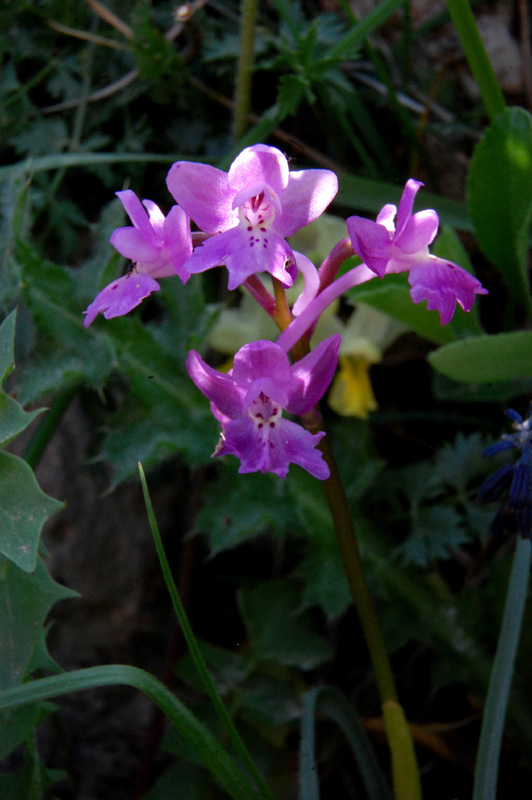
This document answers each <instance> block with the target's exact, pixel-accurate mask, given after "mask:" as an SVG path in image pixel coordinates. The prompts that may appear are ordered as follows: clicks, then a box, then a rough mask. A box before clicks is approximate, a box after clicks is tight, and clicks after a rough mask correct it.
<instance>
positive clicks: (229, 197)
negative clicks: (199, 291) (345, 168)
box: [167, 144, 338, 289]
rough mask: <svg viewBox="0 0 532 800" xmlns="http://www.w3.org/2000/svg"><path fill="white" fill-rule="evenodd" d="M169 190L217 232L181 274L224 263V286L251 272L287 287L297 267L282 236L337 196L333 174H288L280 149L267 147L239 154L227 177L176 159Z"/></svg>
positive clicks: (203, 226) (201, 225)
mask: <svg viewBox="0 0 532 800" xmlns="http://www.w3.org/2000/svg"><path fill="white" fill-rule="evenodd" d="M167 185H168V188H169V190H170V192H171V194H172V195H173V197H174V198H175V200H176V201H177V203H179V205H180V206H181V208H183V209H184V211H186V213H187V214H188V215H189V216H190V218H191V219H192V220H194V222H195V223H196V225H198V227H199V228H201V230H202V231H204V232H205V233H209V234H217V235H216V236H211V237H210V238H209V239H207V240H206V241H205V242H204V243H203V244H202V245H201V247H197V248H196V249H195V250H194V253H193V255H192V256H191V258H190V261H189V262H188V264H187V269H189V271H190V272H192V273H197V272H204V271H205V270H207V269H210V268H211V267H216V266H220V265H222V264H225V266H226V267H227V269H228V272H229V284H228V285H229V289H235V288H236V287H237V286H240V285H241V284H242V283H244V281H245V280H247V278H249V277H250V276H251V275H254V274H255V273H257V272H270V273H271V274H272V275H273V276H274V277H275V278H278V280H280V281H281V283H282V284H283V285H284V286H291V285H292V283H293V281H294V279H295V277H296V275H297V268H296V263H295V257H294V253H293V252H292V250H291V248H290V247H289V246H288V244H287V243H286V241H285V238H286V237H287V236H292V234H294V233H295V232H296V231H297V230H299V228H302V227H303V226H304V225H307V224H308V223H309V222H312V221H313V220H315V219H317V217H319V216H320V214H321V213H322V212H323V211H324V210H325V209H326V208H327V206H328V205H329V203H330V202H331V200H332V199H333V197H334V196H335V194H336V192H337V191H338V179H337V177H336V175H335V174H334V172H331V171H330V170H326V169H308V170H302V171H300V172H289V170H288V161H287V159H286V157H285V156H284V155H283V154H282V153H281V151H280V150H277V148H275V147H269V146H268V145H265V144H256V145H253V146H252V147H247V148H246V149H245V150H243V151H242V152H241V153H240V155H238V156H237V158H236V159H235V160H234V161H233V163H232V164H231V166H230V168H229V172H227V173H226V172H223V171H222V170H219V169H216V168H215V167H211V166H210V165H208V164H197V163H190V162H188V161H178V162H176V163H175V164H173V166H172V167H171V169H170V172H169V173H168V178H167Z"/></svg>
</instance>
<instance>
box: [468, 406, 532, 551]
mask: <svg viewBox="0 0 532 800" xmlns="http://www.w3.org/2000/svg"><path fill="white" fill-rule="evenodd" d="M506 414H507V416H508V417H510V419H511V420H512V422H513V428H514V431H515V433H505V434H503V436H502V438H501V440H500V441H498V442H495V443H494V444H492V445H489V447H486V448H485V449H484V452H483V455H484V456H485V457H487V458H489V457H491V456H494V455H496V454H497V453H501V452H503V451H505V450H511V449H517V450H520V451H521V455H520V457H519V458H518V460H517V462H516V463H515V464H510V463H505V464H502V466H500V467H499V468H498V469H497V470H495V472H494V473H493V475H490V477H489V478H486V480H485V481H484V483H483V484H482V486H481V487H480V489H479V493H478V499H479V500H480V502H482V503H489V502H492V501H494V500H500V499H502V500H503V502H502V504H501V506H500V508H499V510H498V512H497V514H496V516H495V518H494V520H493V522H492V524H491V526H490V531H489V532H490V534H491V535H498V534H501V533H503V532H504V530H506V529H510V530H517V531H518V533H520V535H521V536H523V537H524V538H529V537H530V536H531V534H532V472H531V467H532V404H531V406H530V409H529V412H528V414H529V415H528V419H523V417H522V416H521V414H519V413H518V412H517V411H514V409H513V408H509V409H507V410H506Z"/></svg>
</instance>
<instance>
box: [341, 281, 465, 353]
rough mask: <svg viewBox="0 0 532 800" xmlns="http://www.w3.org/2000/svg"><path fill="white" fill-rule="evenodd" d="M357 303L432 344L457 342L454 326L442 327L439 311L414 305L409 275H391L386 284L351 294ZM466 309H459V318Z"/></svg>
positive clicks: (371, 283)
mask: <svg viewBox="0 0 532 800" xmlns="http://www.w3.org/2000/svg"><path fill="white" fill-rule="evenodd" d="M347 294H348V296H349V297H350V298H351V299H352V300H353V301H354V302H361V303H367V304H368V305H370V306H373V308H377V309H379V311H383V312H384V313H385V314H389V315H390V316H391V317H393V318H394V319H397V320H399V322H402V323H403V324H404V325H407V326H408V327H409V328H410V329H411V330H413V331H415V333H418V334H419V335H420V336H423V337H424V338H425V339H429V340H430V341H431V342H438V343H439V344H445V343H447V342H452V341H454V340H455V338H456V336H455V333H454V330H453V328H452V327H451V326H450V325H442V324H441V319H440V314H439V312H438V311H428V310H427V306H426V303H424V302H423V303H413V302H412V298H411V296H410V287H409V286H408V282H407V277H406V275H387V276H386V277H385V278H383V279H382V280H380V279H377V280H372V281H368V283H367V284H363V285H362V286H361V287H359V288H355V289H352V290H351V291H350V292H348V293H347ZM460 312H462V314H464V312H463V311H462V309H457V310H456V312H455V316H456V315H459V314H460Z"/></svg>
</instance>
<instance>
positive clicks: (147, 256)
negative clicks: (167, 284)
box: [109, 226, 160, 264]
mask: <svg viewBox="0 0 532 800" xmlns="http://www.w3.org/2000/svg"><path fill="white" fill-rule="evenodd" d="M152 238H154V237H152ZM109 241H110V242H111V244H112V245H113V247H114V248H115V249H116V250H118V252H119V253H120V254H121V255H123V256H125V258H129V259H130V260H131V261H135V262H137V263H139V264H151V263H154V262H155V261H157V260H158V259H159V254H160V249H159V248H158V247H157V246H156V245H155V244H154V243H153V241H150V240H149V239H147V238H146V236H145V235H144V232H143V231H141V230H139V228H132V227H131V226H130V227H128V228H117V229H116V230H115V231H113V233H112V234H111V238H110V239H109Z"/></svg>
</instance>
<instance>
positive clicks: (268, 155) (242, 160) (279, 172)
mask: <svg viewBox="0 0 532 800" xmlns="http://www.w3.org/2000/svg"><path fill="white" fill-rule="evenodd" d="M227 180H228V183H229V186H230V187H231V189H232V190H233V192H240V191H241V190H242V189H245V188H246V186H248V185H249V184H253V183H261V184H268V185H269V186H270V187H271V188H272V189H273V191H274V192H275V193H276V194H280V193H281V192H282V191H283V189H284V188H285V187H286V185H287V183H288V161H287V158H286V156H285V155H283V153H281V151H280V150H278V149H277V148H276V147H270V146H269V145H266V144H255V145H252V146H251V147H246V149H245V150H242V152H241V153H240V154H239V155H238V156H237V157H236V158H235V160H234V161H233V163H232V164H231V166H230V167H229V172H228V173H227Z"/></svg>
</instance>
